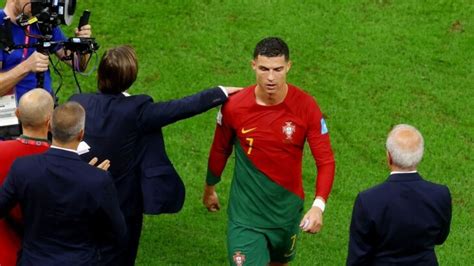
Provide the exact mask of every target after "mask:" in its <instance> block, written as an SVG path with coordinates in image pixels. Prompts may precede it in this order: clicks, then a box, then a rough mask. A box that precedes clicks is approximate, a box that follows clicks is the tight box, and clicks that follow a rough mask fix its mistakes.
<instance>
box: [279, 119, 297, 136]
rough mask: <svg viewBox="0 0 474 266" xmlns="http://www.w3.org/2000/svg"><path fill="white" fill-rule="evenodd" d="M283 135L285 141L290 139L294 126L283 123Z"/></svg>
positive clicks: (294, 129) (290, 123) (289, 123)
mask: <svg viewBox="0 0 474 266" xmlns="http://www.w3.org/2000/svg"><path fill="white" fill-rule="evenodd" d="M282 130H283V134H285V136H286V139H291V138H292V136H293V134H294V133H295V131H296V127H295V125H293V123H292V122H285V125H284V126H283V127H282Z"/></svg>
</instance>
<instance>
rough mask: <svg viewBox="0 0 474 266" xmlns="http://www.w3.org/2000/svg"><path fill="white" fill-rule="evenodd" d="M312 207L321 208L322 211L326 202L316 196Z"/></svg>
mask: <svg viewBox="0 0 474 266" xmlns="http://www.w3.org/2000/svg"><path fill="white" fill-rule="evenodd" d="M313 207H318V208H320V209H321V211H322V212H324V209H326V203H324V201H323V200H322V199H320V198H317V199H315V200H314V202H313Z"/></svg>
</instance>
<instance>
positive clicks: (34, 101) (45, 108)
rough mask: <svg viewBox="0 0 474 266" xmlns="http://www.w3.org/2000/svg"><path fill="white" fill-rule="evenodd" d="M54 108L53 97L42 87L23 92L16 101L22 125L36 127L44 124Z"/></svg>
mask: <svg viewBox="0 0 474 266" xmlns="http://www.w3.org/2000/svg"><path fill="white" fill-rule="evenodd" d="M53 109H54V101H53V97H52V96H51V94H50V93H49V92H47V91H46V90H44V89H39V88H38V89H33V90H30V91H28V92H27V93H25V94H24V95H23V96H22V97H21V98H20V101H19V103H18V108H17V110H18V118H19V119H20V121H21V124H22V126H23V127H29V128H37V127H40V126H43V125H45V123H46V121H47V120H49V119H50V118H51V114H52V113H53Z"/></svg>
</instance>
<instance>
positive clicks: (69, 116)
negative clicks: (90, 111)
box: [51, 102, 86, 143]
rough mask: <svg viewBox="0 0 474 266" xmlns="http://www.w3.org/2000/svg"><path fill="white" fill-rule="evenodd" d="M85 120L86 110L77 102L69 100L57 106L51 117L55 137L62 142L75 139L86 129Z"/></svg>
mask: <svg viewBox="0 0 474 266" xmlns="http://www.w3.org/2000/svg"><path fill="white" fill-rule="evenodd" d="M85 121H86V112H85V111H84V108H82V106H81V105H80V104H78V103H77V102H67V103H65V104H62V105H60V106H58V107H56V109H54V112H53V118H52V119H51V133H52V135H53V139H54V140H56V141H58V142H61V143H68V142H71V141H73V140H74V138H76V137H77V136H78V135H79V133H80V132H81V130H83V129H84V124H85Z"/></svg>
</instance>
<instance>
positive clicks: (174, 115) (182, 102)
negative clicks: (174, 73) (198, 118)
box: [138, 87, 227, 132]
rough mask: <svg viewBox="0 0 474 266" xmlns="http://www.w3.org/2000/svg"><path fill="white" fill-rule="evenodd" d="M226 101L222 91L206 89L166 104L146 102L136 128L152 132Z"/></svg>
mask: <svg viewBox="0 0 474 266" xmlns="http://www.w3.org/2000/svg"><path fill="white" fill-rule="evenodd" d="M226 100H227V97H226V95H225V93H224V92H223V91H222V89H220V88H218V87H216V88H212V89H207V90H204V91H201V92H199V93H196V94H194V95H191V96H187V97H184V98H182V99H178V100H172V101H167V102H157V103H151V102H148V103H147V104H145V105H144V107H143V108H142V110H141V112H140V114H139V117H138V126H139V127H140V128H141V129H142V130H143V131H144V132H149V131H154V130H157V129H159V128H161V127H164V126H166V125H169V124H171V123H174V122H176V121H178V120H182V119H185V118H189V117H192V116H194V115H197V114H200V113H202V112H205V111H207V110H209V109H211V108H212V107H215V106H218V105H220V104H223V103H224V102H225V101H226Z"/></svg>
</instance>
